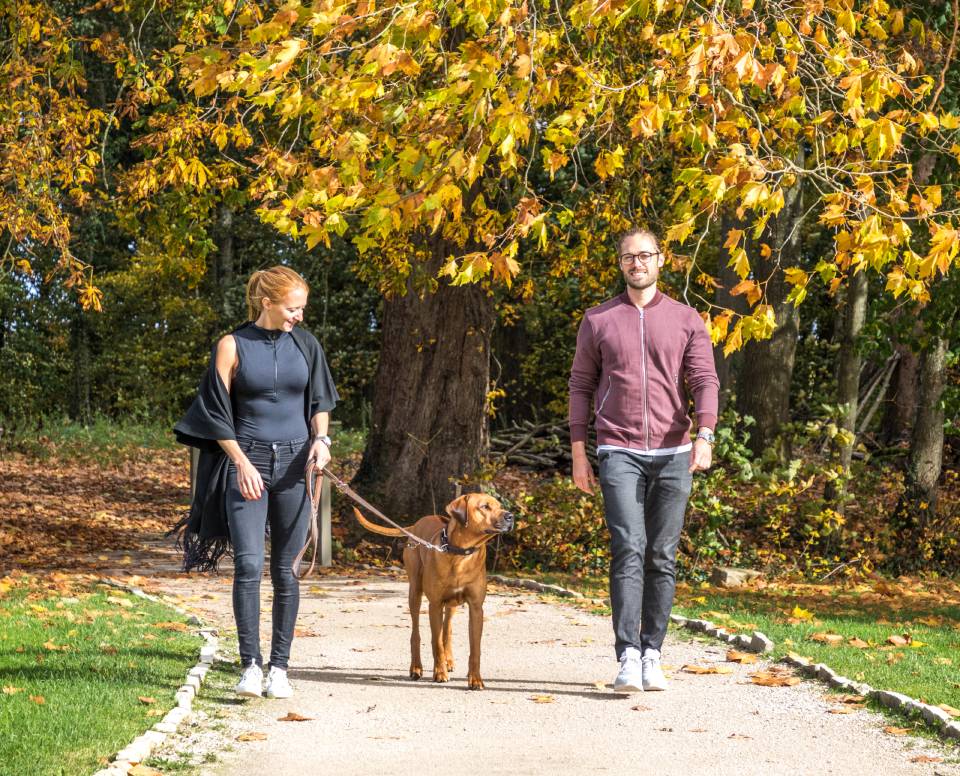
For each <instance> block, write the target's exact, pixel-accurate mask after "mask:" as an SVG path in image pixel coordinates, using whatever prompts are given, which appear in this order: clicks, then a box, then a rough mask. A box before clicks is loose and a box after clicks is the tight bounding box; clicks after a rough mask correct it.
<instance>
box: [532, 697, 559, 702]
mask: <svg viewBox="0 0 960 776" xmlns="http://www.w3.org/2000/svg"><path fill="white" fill-rule="evenodd" d="M530 700H532V701H533V702H534V703H553V702H554V701H555V700H556V698H554V697H553V696H552V695H531V696H530Z"/></svg>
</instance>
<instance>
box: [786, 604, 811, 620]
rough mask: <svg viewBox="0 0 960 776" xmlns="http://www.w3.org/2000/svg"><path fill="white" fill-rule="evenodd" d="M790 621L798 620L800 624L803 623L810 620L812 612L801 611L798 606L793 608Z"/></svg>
mask: <svg viewBox="0 0 960 776" xmlns="http://www.w3.org/2000/svg"><path fill="white" fill-rule="evenodd" d="M790 619H791V620H798V621H800V622H803V621H804V620H812V619H813V612H811V611H809V610H807V609H802V608H800V607H799V606H794V607H793V611H792V612H790Z"/></svg>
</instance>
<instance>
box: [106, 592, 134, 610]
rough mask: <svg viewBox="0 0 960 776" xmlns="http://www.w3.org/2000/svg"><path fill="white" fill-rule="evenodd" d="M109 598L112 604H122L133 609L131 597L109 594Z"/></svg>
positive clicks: (125, 607)
mask: <svg viewBox="0 0 960 776" xmlns="http://www.w3.org/2000/svg"><path fill="white" fill-rule="evenodd" d="M107 600H108V601H109V602H110V603H112V604H116V605H117V606H122V607H123V608H124V609H131V608H132V607H133V601H131V600H130V599H129V598H121V597H120V596H118V595H108V596H107Z"/></svg>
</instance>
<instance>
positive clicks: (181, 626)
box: [153, 622, 190, 633]
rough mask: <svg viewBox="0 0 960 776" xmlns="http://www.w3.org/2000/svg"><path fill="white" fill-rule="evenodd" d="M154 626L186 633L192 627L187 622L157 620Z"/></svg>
mask: <svg viewBox="0 0 960 776" xmlns="http://www.w3.org/2000/svg"><path fill="white" fill-rule="evenodd" d="M153 627H154V628H160V629H161V630H169V631H179V632H180V633H184V632H186V631H188V630H189V629H190V626H188V625H187V624H186V623H185V622H155V623H154V624H153Z"/></svg>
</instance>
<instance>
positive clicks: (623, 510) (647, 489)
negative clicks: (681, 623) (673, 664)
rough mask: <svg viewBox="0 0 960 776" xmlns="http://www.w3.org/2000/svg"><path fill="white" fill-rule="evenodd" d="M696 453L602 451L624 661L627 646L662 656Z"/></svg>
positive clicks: (613, 601) (616, 622) (617, 632)
mask: <svg viewBox="0 0 960 776" xmlns="http://www.w3.org/2000/svg"><path fill="white" fill-rule="evenodd" d="M689 466H690V453H689V451H687V452H682V453H676V454H675V455H666V456H638V455H633V454H631V453H628V452H624V451H619V450H611V451H603V452H601V453H600V488H601V490H602V491H603V505H604V513H605V516H606V520H607V528H608V529H609V531H610V555H611V560H610V605H611V608H612V609H613V631H614V636H615V638H616V643H615V647H616V653H617V658H618V659H619V658H620V657H621V655H623V651H624V650H625V649H626V648H627V647H636V648H637V649H639V650H640V651H641V653H642V652H643V651H644V650H645V649H656V650H659V649H660V648H661V646H662V645H663V640H664V638H665V637H666V635H667V623H668V621H669V619H670V609H671V608H672V607H673V595H674V591H675V588H676V557H677V545H678V544H679V542H680V531H681V529H682V528H683V515H684V512H685V511H686V508H687V500H688V499H689V497H690V488H691V485H692V483H693V475H691V474H690V472H689V471H688V469H689Z"/></svg>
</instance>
